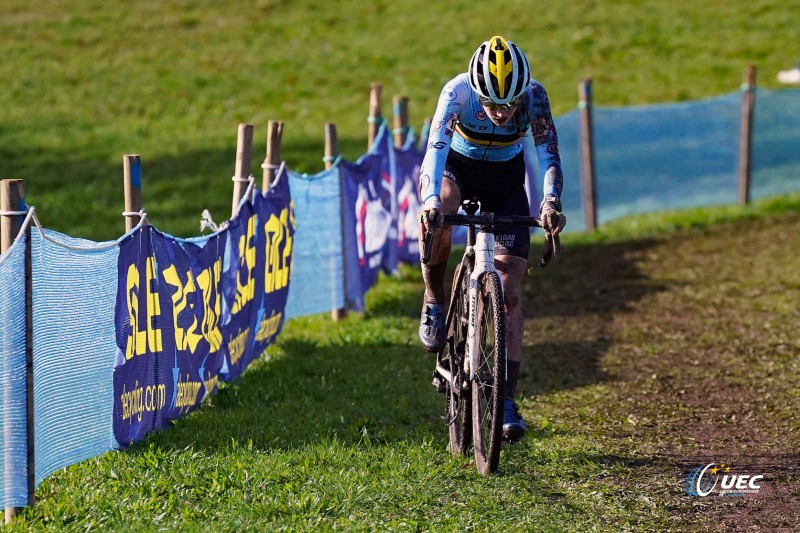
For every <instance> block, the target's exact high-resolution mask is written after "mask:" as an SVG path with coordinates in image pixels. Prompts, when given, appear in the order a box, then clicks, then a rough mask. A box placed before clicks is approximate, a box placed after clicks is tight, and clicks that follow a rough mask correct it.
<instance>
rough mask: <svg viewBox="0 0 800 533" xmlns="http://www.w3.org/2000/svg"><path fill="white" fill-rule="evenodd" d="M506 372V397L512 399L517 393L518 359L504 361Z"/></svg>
mask: <svg viewBox="0 0 800 533" xmlns="http://www.w3.org/2000/svg"><path fill="white" fill-rule="evenodd" d="M506 366H507V369H508V371H507V372H508V373H507V374H506V398H508V399H510V400H513V399H514V396H516V394H517V380H519V367H520V362H519V361H506Z"/></svg>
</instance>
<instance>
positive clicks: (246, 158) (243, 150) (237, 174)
mask: <svg viewBox="0 0 800 533" xmlns="http://www.w3.org/2000/svg"><path fill="white" fill-rule="evenodd" d="M252 153H253V126H252V125H250V124H239V130H238V135H237V139H236V166H235V170H234V173H233V201H232V202H231V216H233V215H235V214H236V208H237V207H239V202H240V201H241V200H242V196H244V193H245V191H247V185H248V184H249V183H250V181H249V178H250V156H251V155H252Z"/></svg>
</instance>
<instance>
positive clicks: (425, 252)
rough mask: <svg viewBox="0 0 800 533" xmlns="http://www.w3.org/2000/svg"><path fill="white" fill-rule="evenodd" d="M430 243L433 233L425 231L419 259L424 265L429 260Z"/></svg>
mask: <svg viewBox="0 0 800 533" xmlns="http://www.w3.org/2000/svg"><path fill="white" fill-rule="evenodd" d="M431 243H433V232H432V231H426V232H425V238H424V239H423V241H422V257H421V258H420V259H421V260H422V262H423V263H425V264H428V261H430V260H431Z"/></svg>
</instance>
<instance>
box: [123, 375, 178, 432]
mask: <svg viewBox="0 0 800 533" xmlns="http://www.w3.org/2000/svg"><path fill="white" fill-rule="evenodd" d="M119 401H120V404H121V406H122V419H123V420H129V421H130V422H131V423H132V422H133V420H134V418H135V419H136V420H138V421H139V422H141V421H142V414H143V413H147V412H152V411H158V410H159V409H163V408H164V405H166V403H167V386H166V385H164V384H163V383H161V384H158V385H148V386H147V387H140V386H139V381H138V380H136V382H135V383H134V384H133V389H132V390H127V388H126V387H125V385H123V386H122V394H120V395H119Z"/></svg>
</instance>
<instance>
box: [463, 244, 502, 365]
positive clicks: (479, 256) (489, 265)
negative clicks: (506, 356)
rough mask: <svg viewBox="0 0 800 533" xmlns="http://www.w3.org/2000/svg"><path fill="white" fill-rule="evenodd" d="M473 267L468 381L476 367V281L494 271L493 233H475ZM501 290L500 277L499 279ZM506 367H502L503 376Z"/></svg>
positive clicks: (470, 283)
mask: <svg viewBox="0 0 800 533" xmlns="http://www.w3.org/2000/svg"><path fill="white" fill-rule="evenodd" d="M474 250H475V268H474V269H473V270H472V275H471V276H470V277H469V324H468V326H467V346H466V352H467V357H465V358H464V365H466V366H467V367H468V368H465V369H464V370H465V373H468V374H469V379H470V381H474V380H475V372H476V369H477V368H478V347H477V346H476V338H477V325H478V324H477V321H478V316H477V314H478V311H477V308H478V281H479V280H480V278H481V276H482V275H484V274H485V273H486V272H496V271H497V269H496V268H495V266H494V234H493V233H490V232H484V231H480V232H478V233H477V235H475V246H474ZM500 286H501V287H500V288H501V290H502V279H501V280H500ZM505 372H506V369H503V375H504V377H505Z"/></svg>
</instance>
